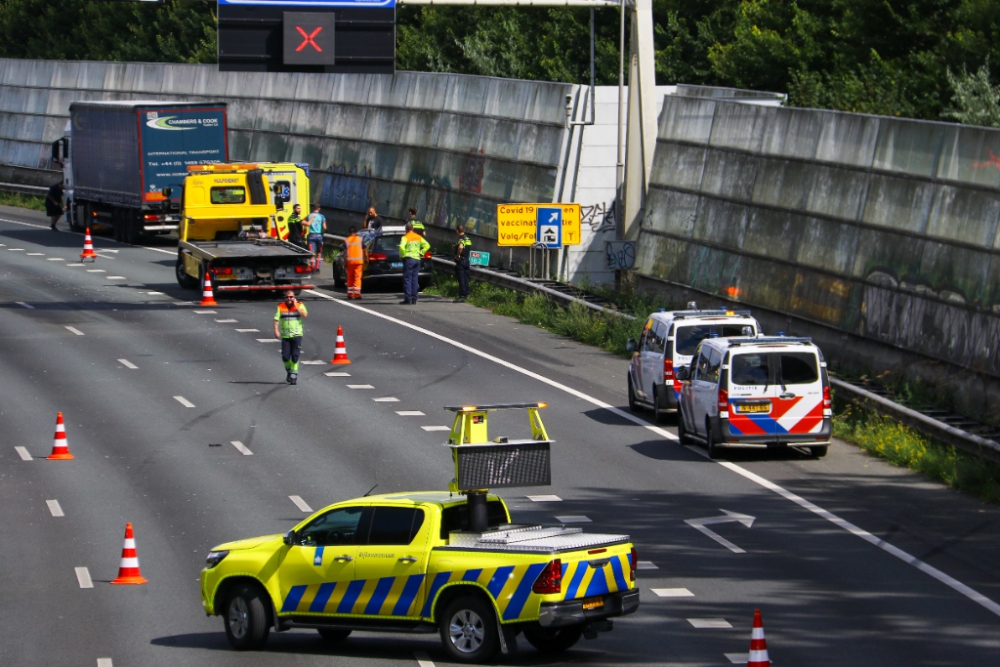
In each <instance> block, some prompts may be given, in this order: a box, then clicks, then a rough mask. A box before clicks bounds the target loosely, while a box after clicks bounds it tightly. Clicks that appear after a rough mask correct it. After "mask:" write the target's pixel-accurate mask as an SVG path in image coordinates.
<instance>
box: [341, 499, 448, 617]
mask: <svg viewBox="0 0 1000 667" xmlns="http://www.w3.org/2000/svg"><path fill="white" fill-rule="evenodd" d="M372 510H373V514H372V522H371V529H370V531H369V533H368V539H367V540H366V541H365V543H363V544H362V545H361V546H360V547H359V548H358V560H357V570H356V573H355V576H356V578H357V582H356V583H357V586H358V595H357V596H356V599H355V601H354V605H353V611H352V612H351V613H354V614H365V615H368V616H383V617H391V618H397V619H401V618H416V617H418V616H420V608H421V605H422V603H423V597H424V595H423V593H424V590H425V588H426V586H425V579H426V575H427V556H428V554H427V543H428V538H429V536H430V533H429V525H430V524H431V523H432V522H431V521H429V520H428V519H427V516H426V514H427V513H426V512H425V511H424V510H423V509H422V508H420V507H399V506H390V505H374V506H373V507H372Z"/></svg>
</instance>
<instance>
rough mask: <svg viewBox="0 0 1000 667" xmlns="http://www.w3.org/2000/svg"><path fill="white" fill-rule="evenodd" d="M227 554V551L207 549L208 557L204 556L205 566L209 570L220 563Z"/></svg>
mask: <svg viewBox="0 0 1000 667" xmlns="http://www.w3.org/2000/svg"><path fill="white" fill-rule="evenodd" d="M228 555H229V552H228V551H209V552H208V557H207V558H205V567H207V568H208V569H209V570H211V569H212V568H213V567H215V566H216V565H218V564H219V563H221V562H222V559H223V558H225V557H226V556H228Z"/></svg>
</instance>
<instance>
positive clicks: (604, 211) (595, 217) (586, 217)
mask: <svg viewBox="0 0 1000 667" xmlns="http://www.w3.org/2000/svg"><path fill="white" fill-rule="evenodd" d="M580 223H581V224H584V225H589V226H590V231H591V232H592V233H594V234H600V233H601V232H613V231H615V230H616V229H617V228H618V220H617V216H616V215H615V202H614V201H610V202H608V203H606V204H605V203H604V202H601V203H599V204H591V205H588V206H581V207H580Z"/></svg>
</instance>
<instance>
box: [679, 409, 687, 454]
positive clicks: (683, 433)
mask: <svg viewBox="0 0 1000 667" xmlns="http://www.w3.org/2000/svg"><path fill="white" fill-rule="evenodd" d="M677 442H679V443H680V444H682V445H686V444H688V434H687V427H686V426H684V413H683V412H681V410H680V408H677Z"/></svg>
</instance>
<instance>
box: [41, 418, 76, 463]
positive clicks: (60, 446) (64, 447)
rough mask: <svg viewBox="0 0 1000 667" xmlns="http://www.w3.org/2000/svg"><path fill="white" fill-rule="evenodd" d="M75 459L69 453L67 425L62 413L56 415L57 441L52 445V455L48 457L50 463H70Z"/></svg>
mask: <svg viewBox="0 0 1000 667" xmlns="http://www.w3.org/2000/svg"><path fill="white" fill-rule="evenodd" d="M73 458H74V457H73V455H72V454H70V453H69V442H68V441H67V440H66V424H64V423H63V416H62V413H61V412H60V413H58V414H57V415H56V439H55V442H53V443H52V453H51V454H49V455H48V456H47V457H46V460H48V461H70V460H72V459H73Z"/></svg>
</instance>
